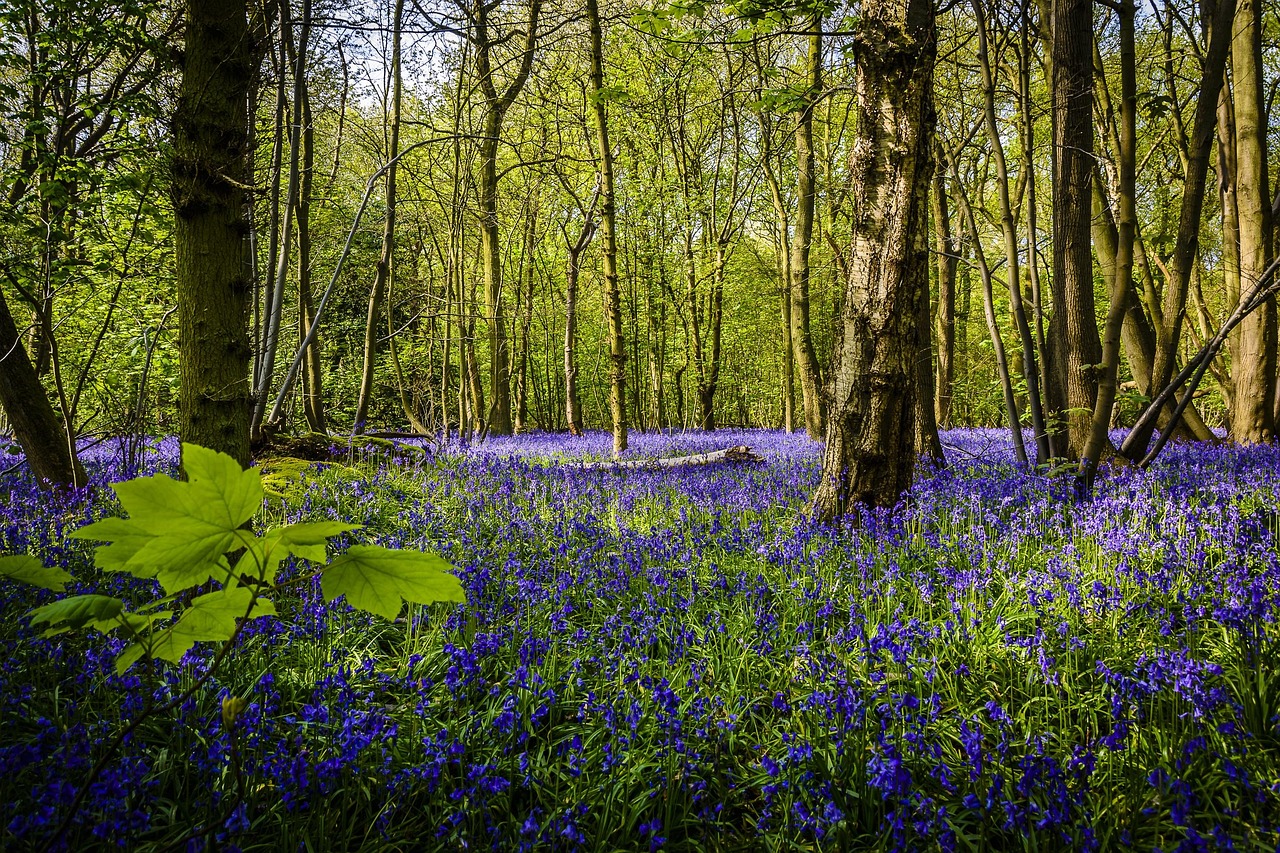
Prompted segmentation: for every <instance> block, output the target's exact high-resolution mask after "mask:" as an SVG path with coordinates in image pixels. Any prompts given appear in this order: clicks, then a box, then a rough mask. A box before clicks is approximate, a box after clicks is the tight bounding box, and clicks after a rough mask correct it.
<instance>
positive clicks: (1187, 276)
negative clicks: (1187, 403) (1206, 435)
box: [1121, 0, 1240, 461]
mask: <svg viewBox="0 0 1280 853" xmlns="http://www.w3.org/2000/svg"><path fill="white" fill-rule="evenodd" d="M1235 8H1236V4H1235V0H1219V3H1218V4H1217V7H1216V9H1215V11H1214V13H1213V22H1212V24H1211V25H1210V31H1209V45H1208V48H1207V49H1206V51H1205V55H1204V61H1203V63H1202V71H1201V79H1200V93H1199V95H1198V96H1197V100H1196V113H1195V119H1194V121H1195V124H1194V126H1193V128H1192V132H1191V145H1190V148H1189V151H1188V156H1187V166H1186V170H1185V174H1184V176H1183V181H1182V206H1181V209H1180V211H1179V214H1178V237H1177V242H1176V244H1175V248H1174V256H1173V276H1172V279H1171V281H1170V282H1169V284H1168V286H1167V287H1166V288H1165V293H1164V299H1163V305H1162V317H1161V318H1160V320H1159V322H1157V323H1155V332H1156V352H1155V360H1154V365H1153V367H1152V371H1151V391H1150V393H1151V395H1152V396H1154V395H1156V394H1158V393H1159V392H1160V391H1161V390H1162V389H1163V388H1164V387H1165V386H1166V385H1168V384H1169V381H1170V380H1171V379H1172V378H1173V374H1174V367H1175V365H1176V362H1177V358H1178V347H1179V345H1180V343H1181V337H1182V323H1183V319H1184V317H1185V316H1186V306H1187V293H1188V290H1189V289H1190V284H1191V279H1192V275H1193V273H1194V271H1195V266H1196V258H1197V255H1198V252H1199V243H1200V219H1201V214H1202V211H1203V209H1204V195H1205V178H1206V176H1207V174H1208V170H1209V158H1210V157H1212V156H1213V144H1214V132H1215V126H1216V129H1217V135H1218V139H1219V154H1220V157H1219V167H1218V172H1219V180H1220V184H1219V185H1220V187H1221V188H1222V199H1221V200H1222V219H1223V254H1222V259H1223V263H1222V270H1223V283H1224V287H1225V289H1226V291H1227V295H1228V302H1229V303H1230V304H1235V303H1234V300H1235V299H1238V298H1239V292H1240V285H1239V275H1238V270H1239V259H1238V256H1237V254H1236V247H1237V244H1236V241H1235V237H1234V233H1235V222H1236V213H1235V194H1234V191H1233V190H1232V189H1231V188H1232V186H1233V184H1232V177H1231V176H1232V175H1234V173H1235V164H1234V145H1233V144H1231V143H1229V142H1228V140H1230V139H1231V138H1232V137H1233V136H1234V134H1232V133H1231V121H1230V119H1231V110H1230V106H1229V105H1230V98H1229V95H1228V92H1227V88H1226V86H1225V85H1224V81H1223V77H1224V74H1225V66H1226V61H1227V54H1228V50H1229V46H1230V44H1231V21H1232V18H1233V17H1234V12H1235ZM1215 112H1216V113H1217V114H1218V116H1220V117H1221V118H1222V120H1221V121H1219V120H1218V118H1217V117H1216V116H1215ZM1232 291H1234V293H1235V296H1234V297H1232V295H1231V293H1232ZM1224 390H1228V391H1229V389H1224ZM1228 396H1229V394H1228ZM1154 429H1155V421H1152V422H1151V426H1150V427H1143V428H1135V429H1134V430H1133V431H1132V432H1131V433H1130V434H1129V435H1128V436H1127V437H1126V438H1125V441H1124V445H1123V447H1122V448H1121V449H1122V452H1123V453H1124V455H1125V456H1126V457H1127V458H1128V459H1130V460H1133V461H1137V460H1139V459H1141V458H1143V457H1144V456H1145V455H1146V452H1147V445H1148V444H1149V443H1150V441H1151V434H1152V432H1153V430H1154Z"/></svg>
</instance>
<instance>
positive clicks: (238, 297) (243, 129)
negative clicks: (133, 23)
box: [172, 0, 252, 466]
mask: <svg viewBox="0 0 1280 853" xmlns="http://www.w3.org/2000/svg"><path fill="white" fill-rule="evenodd" d="M247 36H248V14H247V12H246V6H245V0H187V4H186V47H185V50H184V52H183V69H182V82H181V84H180V85H179V89H178V102H177V106H176V109H175V113H174V120H173V147H174V160H173V184H172V196H173V209H174V214H175V222H174V242H175V246H176V255H177V259H176V266H175V271H176V277H177V296H178V306H179V309H178V329H179V331H178V341H179V359H180V362H179V364H180V370H179V374H180V395H181V396H180V405H179V424H178V432H179V435H180V436H181V438H182V440H183V441H185V442H190V443H192V444H198V445H201V446H203V447H207V448H210V449H212V450H217V451H220V452H222V453H226V454H227V455H229V456H231V458H233V459H235V460H236V461H237V462H238V463H240V464H241V465H244V466H248V464H249V414H250V412H249V360H250V357H251V356H252V351H251V350H250V347H249V297H250V291H251V283H250V281H249V280H248V278H247V277H246V267H245V263H244V251H245V246H244V243H245V240H244V235H245V233H246V227H245V219H244V194H243V190H242V189H241V187H242V186H243V185H244V184H245V183H246V181H245V173H244V172H245V154H246V142H247V140H248V124H249V122H248V116H247V115H246V104H247V102H248V96H249V89H250V78H251V76H252V70H251V69H250V68H249V65H248V38H247Z"/></svg>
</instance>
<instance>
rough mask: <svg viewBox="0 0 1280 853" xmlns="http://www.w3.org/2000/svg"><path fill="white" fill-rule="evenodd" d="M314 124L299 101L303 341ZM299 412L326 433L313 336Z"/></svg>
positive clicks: (308, 316)
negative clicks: (300, 410) (300, 127)
mask: <svg viewBox="0 0 1280 853" xmlns="http://www.w3.org/2000/svg"><path fill="white" fill-rule="evenodd" d="M315 161H316V155H315V127H313V126H312V118H311V98H310V97H309V96H308V95H307V94H306V92H305V91H304V93H303V100H302V175H301V183H300V184H299V186H298V214H297V219H298V340H299V342H301V341H305V340H306V338H307V334H308V333H309V332H310V331H311V327H312V325H313V324H314V323H315V306H314V305H313V304H312V294H311V196H312V184H313V176H314V174H315ZM302 413H303V416H304V417H305V418H306V419H307V428H308V429H310V430H311V431H312V432H317V433H325V432H328V428H327V424H326V423H325V413H324V367H323V360H322V349H321V344H320V338H319V337H318V336H316V337H313V338H312V340H311V343H310V344H309V345H308V346H307V351H306V352H305V353H304V354H303V361H302Z"/></svg>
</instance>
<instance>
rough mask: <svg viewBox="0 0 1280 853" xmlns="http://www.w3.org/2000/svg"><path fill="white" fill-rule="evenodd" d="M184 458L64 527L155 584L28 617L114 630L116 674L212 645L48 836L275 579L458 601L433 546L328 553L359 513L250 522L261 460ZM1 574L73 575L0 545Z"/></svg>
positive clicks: (359, 599) (214, 666)
mask: <svg viewBox="0 0 1280 853" xmlns="http://www.w3.org/2000/svg"><path fill="white" fill-rule="evenodd" d="M182 460H183V466H184V467H185V469H186V473H187V479H186V480H185V481H179V480H174V479H173V478H172V477H169V476H167V475H165V474H157V475H155V476H151V477H138V478H136V479H133V480H129V481H127V482H123V483H116V484H114V485H113V486H112V489H113V490H114V491H115V493H116V495H117V496H118V497H119V499H120V505H121V507H122V508H123V509H124V511H125V512H126V513H128V517H127V518H120V517H111V518H104V519H102V520H100V521H96V522H94V523H92V524H89V525H87V526H85V527H82V528H80V529H79V530H77V531H75V532H74V533H72V534H71V536H72V537H73V538H76V539H87V540H92V541H98V542H103V543H105V544H102V545H99V546H98V547H97V548H96V549H95V551H94V564H95V565H96V566H97V567H98V568H99V569H101V570H102V571H106V572H124V573H127V574H130V575H133V576H134V577H137V578H141V579H146V580H154V581H156V582H157V583H158V584H159V587H160V594H159V595H158V596H157V597H156V598H154V599H153V600H151V601H148V602H146V603H145V604H142V605H141V606H136V607H134V608H133V609H130V607H129V605H128V603H127V602H125V601H124V600H122V599H120V598H115V597H112V596H108V595H99V594H93V593H89V594H81V595H68V596H64V597H62V598H59V599H58V600H56V601H54V602H53V603H51V604H46V605H44V606H43V607H37V608H35V609H34V610H32V611H30V612H29V613H28V618H29V619H30V621H31V624H32V625H33V626H45V630H44V634H43V635H44V636H45V637H52V636H56V635H58V634H63V633H66V632H68V631H84V630H87V629H91V630H94V631H98V632H100V633H104V634H109V633H112V632H116V633H118V634H119V635H120V636H121V637H122V638H124V639H125V640H126V641H127V645H126V646H125V647H124V649H123V650H122V651H121V652H120V653H119V655H118V656H117V657H116V661H115V667H116V672H117V673H119V674H123V673H124V672H125V671H126V670H128V669H129V668H130V667H132V666H134V665H135V664H137V663H138V662H140V661H146V662H147V664H148V665H149V666H154V665H157V664H158V663H159V662H161V661H164V662H168V663H171V664H177V663H179V662H181V660H182V658H183V656H184V655H185V654H186V653H187V652H188V651H190V650H191V648H192V647H193V646H195V644H196V643H200V642H214V643H220V644H221V645H220V647H219V648H218V649H217V651H216V652H215V654H214V656H213V659H212V661H211V663H210V665H209V666H208V667H207V668H205V670H204V672H203V673H202V674H201V675H200V677H199V678H197V679H196V680H195V681H194V683H192V684H191V686H190V687H188V688H187V689H186V690H185V691H183V692H182V694H181V695H179V696H176V697H174V698H173V699H172V700H171V701H169V702H167V703H165V704H164V705H159V706H156V705H148V706H147V707H145V708H144V709H143V710H142V712H140V713H139V714H138V715H136V716H135V717H134V718H133V719H132V720H131V721H130V722H129V724H128V725H127V726H126V727H125V728H124V729H123V730H122V731H121V732H120V733H119V734H118V735H117V736H116V737H115V738H113V739H112V742H111V744H110V746H109V747H108V748H107V750H106V752H105V753H104V754H103V755H102V756H101V757H100V758H99V760H98V762H97V763H96V764H95V765H94V767H93V769H92V770H91V771H90V773H89V776H88V778H86V779H85V780H84V782H83V784H82V785H81V787H80V790H79V792H78V793H77V796H76V798H75V799H74V801H73V802H72V804H71V807H70V809H69V811H68V813H67V814H66V815H65V817H64V819H63V821H62V825H61V826H59V827H58V829H57V830H56V832H55V833H54V835H53V836H52V837H51V838H50V839H49V842H48V844H49V845H52V844H54V843H56V842H57V840H58V839H59V838H60V837H61V836H62V834H63V833H64V832H65V831H66V829H67V827H68V826H69V825H70V822H71V821H72V820H73V819H74V816H75V814H76V812H77V810H78V809H79V806H80V804H81V802H83V799H84V796H85V794H86V793H87V792H88V790H89V789H90V788H91V787H92V785H93V783H94V781H95V780H96V779H97V778H98V776H99V775H100V774H101V773H102V771H103V769H104V768H105V767H106V765H107V763H108V762H109V761H110V760H111V758H112V757H113V756H114V755H115V753H116V752H117V751H118V749H119V747H120V745H121V744H123V743H124V741H125V739H126V738H127V737H128V736H129V735H130V734H131V733H132V732H133V731H134V730H135V729H137V727H138V726H139V725H140V724H141V723H142V722H143V721H144V720H145V719H147V718H149V717H153V716H155V715H156V714H160V713H164V712H167V711H169V710H172V709H174V708H177V707H179V706H180V705H182V704H183V703H184V702H186V701H187V700H188V699H190V698H191V697H192V696H194V695H195V694H196V693H197V692H198V691H199V690H200V689H202V688H203V687H204V685H205V684H207V683H208V681H209V680H210V679H211V678H212V677H213V676H214V674H215V673H216V672H217V671H218V669H219V668H220V667H221V666H222V665H223V664H224V663H226V661H227V659H228V658H229V656H230V655H231V652H232V650H233V648H234V646H235V641H236V638H237V637H238V635H239V633H240V630H241V629H242V627H243V626H244V624H245V623H246V622H247V621H248V620H250V619H260V618H264V617H271V616H275V615H276V605H275V600H276V598H277V596H278V595H279V594H280V592H281V590H283V589H284V588H286V587H288V586H291V585H294V584H298V583H304V582H307V581H310V580H313V579H314V578H315V577H316V576H317V575H318V576H319V577H320V588H321V591H322V592H323V593H324V597H325V599H326V600H328V601H332V600H334V599H336V598H338V597H339V596H345V597H346V599H347V602H348V603H349V604H350V605H351V606H352V607H354V608H356V609H358V610H365V611H368V612H370V613H374V614H377V615H379V616H382V617H384V618H386V619H394V618H395V617H396V615H397V614H398V613H399V612H400V610H401V608H402V607H403V606H404V602H406V601H408V602H413V603H417V604H430V603H433V602H438V601H453V602H463V601H465V596H464V594H463V590H462V584H461V583H459V581H458V579H457V578H456V577H455V576H454V575H453V574H452V573H451V571H450V570H451V568H452V567H451V566H450V565H449V564H448V563H446V562H445V561H444V560H443V559H442V558H441V557H439V556H438V555H436V554H432V553H425V552H422V551H413V550H399V549H392V548H384V547H381V546H377V545H352V546H351V547H350V548H348V549H347V550H346V551H345V552H344V553H342V554H341V555H339V556H337V557H335V558H334V559H333V560H329V559H328V549H327V545H328V542H329V540H330V539H332V538H334V537H336V536H340V535H342V534H344V533H349V532H351V531H354V530H358V529H359V527H360V526H359V525H355V524H347V523H345V522H341V521H319V522H302V523H298V524H287V525H282V526H273V527H267V528H265V529H264V530H262V532H261V533H255V532H254V530H253V529H252V528H251V527H250V526H249V522H250V521H252V520H253V518H254V516H255V515H257V513H258V512H259V511H260V510H261V509H262V506H263V499H264V497H265V494H266V493H265V492H264V490H263V487H262V477H261V475H260V473H259V471H258V469H256V468H251V469H249V470H244V469H242V468H241V467H240V465H239V464H238V463H237V462H236V461H235V460H234V459H232V458H231V457H230V456H227V455H226V454H223V453H217V452H215V451H212V450H208V449H206V448H203V447H199V446H197V445H193V444H184V445H183V446H182ZM288 557H294V558H296V559H298V560H300V561H302V562H304V563H306V564H310V566H311V569H310V571H303V572H301V573H300V574H298V575H296V576H295V577H293V578H291V579H290V580H287V581H280V580H279V579H278V574H279V570H280V567H281V564H282V563H283V562H284V561H285V559H286V558H288ZM0 575H3V576H6V577H9V578H12V579H14V580H18V581H21V582H23V583H27V584H31V585H33V586H37V587H41V588H43V589H48V590H52V591H54V592H65V590H66V585H67V583H68V582H70V581H72V580H74V578H73V577H72V576H71V574H69V573H68V572H66V571H64V570H62V569H59V568H52V567H46V566H45V565H44V564H43V563H42V562H41V561H40V560H38V559H36V558H35V557H32V556H30V555H15V556H5V557H0ZM196 592H199V594H198V595H197V594H195V593H196ZM243 707H244V700H242V699H236V698H234V697H233V698H232V699H231V700H229V702H224V703H223V719H224V722H225V723H226V724H227V725H228V727H230V726H231V725H232V724H233V723H234V722H235V718H236V716H237V715H238V713H239V712H240V711H241V710H243Z"/></svg>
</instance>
